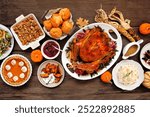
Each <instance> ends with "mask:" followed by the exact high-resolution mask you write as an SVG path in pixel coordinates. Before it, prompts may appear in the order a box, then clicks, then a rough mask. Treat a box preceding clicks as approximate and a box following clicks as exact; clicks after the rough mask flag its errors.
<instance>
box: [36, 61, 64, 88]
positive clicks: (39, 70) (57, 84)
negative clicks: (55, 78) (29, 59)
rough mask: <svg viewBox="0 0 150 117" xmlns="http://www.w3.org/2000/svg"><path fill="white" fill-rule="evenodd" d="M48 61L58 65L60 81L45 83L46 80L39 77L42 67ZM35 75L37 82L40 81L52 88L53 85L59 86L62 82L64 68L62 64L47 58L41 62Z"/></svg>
mask: <svg viewBox="0 0 150 117" xmlns="http://www.w3.org/2000/svg"><path fill="white" fill-rule="evenodd" d="M48 63H51V64H55V65H59V68H60V70H61V74H62V77H61V79H60V81H59V82H58V83H49V84H48V85H47V84H46V82H45V81H44V80H43V78H41V76H40V73H41V71H42V69H43V68H44V67H45V66H46V64H48ZM37 76H38V80H39V82H40V83H41V84H42V85H43V86H45V87H49V88H53V87H57V86H59V85H60V84H61V83H62V81H63V80H64V76H65V72H64V69H63V67H62V65H61V64H60V63H59V62H57V61H54V60H47V61H45V62H43V63H42V64H41V65H40V66H39V68H38V71H37Z"/></svg>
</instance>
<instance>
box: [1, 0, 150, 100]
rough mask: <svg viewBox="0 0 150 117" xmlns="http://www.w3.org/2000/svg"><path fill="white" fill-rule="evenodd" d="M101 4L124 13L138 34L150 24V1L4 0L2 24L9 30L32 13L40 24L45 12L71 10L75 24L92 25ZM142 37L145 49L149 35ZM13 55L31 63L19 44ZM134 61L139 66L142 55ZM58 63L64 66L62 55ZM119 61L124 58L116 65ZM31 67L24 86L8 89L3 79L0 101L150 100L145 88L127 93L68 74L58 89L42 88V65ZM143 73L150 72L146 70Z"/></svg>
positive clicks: (97, 81) (2, 0)
mask: <svg viewBox="0 0 150 117" xmlns="http://www.w3.org/2000/svg"><path fill="white" fill-rule="evenodd" d="M101 4H102V5H103V9H105V10H106V11H107V12H110V10H111V9H112V8H113V7H114V6H116V7H117V8H118V9H119V10H120V11H122V12H123V13H124V17H125V18H129V19H131V25H132V26H133V27H134V29H135V30H136V32H137V33H138V26H139V25H140V24H141V23H142V22H150V1H149V0H43V1H42V0H1V1H0V24H3V25H6V26H8V27H10V26H11V25H12V24H14V23H15V18H16V17H18V16H19V15H21V14H24V15H27V14H29V13H34V14H35V15H36V17H37V18H38V19H39V21H40V22H41V16H42V14H43V13H44V11H45V10H47V9H52V8H58V7H69V8H70V9H71V11H72V14H73V19H74V21H75V20H76V19H77V18H79V17H83V18H86V19H88V20H89V21H90V23H93V22H94V16H95V14H96V13H95V10H96V9H98V8H100V5H101ZM76 30H78V28H76ZM139 35H140V34H139ZM140 37H141V38H142V39H144V43H143V44H142V45H141V46H142V47H143V46H144V45H145V44H146V43H148V42H150V35H149V36H142V35H140ZM47 39H49V37H46V38H45V39H43V40H42V41H41V44H42V43H43V42H44V41H45V40H47ZM68 39H69V37H68V38H66V39H64V40H63V41H59V43H60V45H61V48H63V46H64V44H65V43H66V41H67V40H68ZM122 40H123V46H124V45H126V44H127V43H129V41H128V40H127V39H126V38H125V37H123V36H122ZM14 53H17V54H21V55H24V56H26V57H27V58H29V60H30V53H31V49H28V50H26V51H22V50H21V49H20V47H19V46H18V44H17V43H16V42H15V46H14V49H13V51H12V53H11V54H14ZM131 59H133V60H136V61H138V62H140V61H139V53H138V54H137V55H136V56H134V57H132V58H131ZM56 60H57V61H59V62H61V55H59V56H58V57H57V59H56ZM120 60H121V57H120V58H119V59H118V61H117V62H116V63H118V62H119V61H120ZM43 61H45V59H44V60H43ZM1 62H2V61H0V63H1ZM31 63H32V66H33V73H32V77H31V79H30V80H29V82H28V83H27V84H25V85H24V86H22V87H18V88H13V87H10V86H8V85H6V84H5V83H4V82H3V81H2V80H1V79H0V99H54V100H55V99H98V100H99V99H102V100H103V99H150V91H149V90H148V89H146V88H144V87H143V86H140V87H139V88H137V89H136V90H134V91H131V92H126V91H122V90H120V89H118V88H117V87H116V86H115V85H114V84H112V85H111V84H104V83H102V82H101V81H100V79H99V77H98V78H95V79H93V80H89V81H79V80H76V79H74V78H72V77H71V76H69V75H68V74H67V73H65V79H64V81H63V83H62V84H61V85H60V86H59V87H57V88H53V89H49V88H46V87H44V86H42V85H41V84H40V83H39V81H38V79H37V69H38V66H39V65H40V63H39V64H36V63H33V62H31ZM114 66H115V65H113V66H112V67H111V69H110V70H109V71H111V70H112V69H113V67H114ZM144 70H145V71H148V70H147V69H145V68H144Z"/></svg>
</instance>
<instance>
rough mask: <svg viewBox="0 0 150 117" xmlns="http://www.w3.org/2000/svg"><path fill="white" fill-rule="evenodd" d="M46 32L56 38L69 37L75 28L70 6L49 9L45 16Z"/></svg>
mask: <svg viewBox="0 0 150 117" xmlns="http://www.w3.org/2000/svg"><path fill="white" fill-rule="evenodd" d="M43 25H44V27H43V29H44V31H45V33H46V34H47V35H48V36H50V37H51V38H54V39H56V40H62V39H64V38H66V37H67V35H68V34H70V32H71V31H72V29H73V26H74V22H73V20H72V14H71V11H70V9H69V8H57V9H52V10H48V11H47V13H46V14H45V15H44V17H43Z"/></svg>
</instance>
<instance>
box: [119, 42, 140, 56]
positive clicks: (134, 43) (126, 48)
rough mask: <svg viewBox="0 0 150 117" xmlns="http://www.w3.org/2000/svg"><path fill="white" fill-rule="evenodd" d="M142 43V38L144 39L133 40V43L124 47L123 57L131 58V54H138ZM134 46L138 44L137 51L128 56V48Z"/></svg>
mask: <svg viewBox="0 0 150 117" xmlns="http://www.w3.org/2000/svg"><path fill="white" fill-rule="evenodd" d="M141 43H143V40H142V39H140V40H139V41H137V42H131V43H129V44H127V45H126V46H125V47H124V49H123V56H122V59H127V58H129V57H131V56H134V55H136V54H137V53H138V52H139V50H140V44H141ZM132 46H137V49H136V51H135V52H134V53H132V54H130V55H128V56H127V55H125V54H126V53H127V52H128V50H129V49H130V48H131V47H132Z"/></svg>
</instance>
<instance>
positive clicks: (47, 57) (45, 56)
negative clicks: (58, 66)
mask: <svg viewBox="0 0 150 117" xmlns="http://www.w3.org/2000/svg"><path fill="white" fill-rule="evenodd" d="M48 42H54V43H56V44H57V45H58V49H59V50H58V53H57V54H56V55H55V56H53V57H49V56H47V55H46V54H45V53H44V50H43V49H44V46H45V45H46V44H47V43H48ZM41 52H42V55H43V56H44V58H46V59H55V58H56V57H57V56H58V55H59V53H60V45H59V43H58V42H57V41H54V40H47V41H45V42H44V43H43V44H42V46H41Z"/></svg>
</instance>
